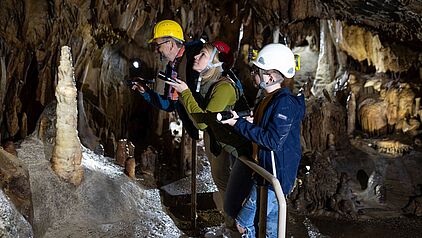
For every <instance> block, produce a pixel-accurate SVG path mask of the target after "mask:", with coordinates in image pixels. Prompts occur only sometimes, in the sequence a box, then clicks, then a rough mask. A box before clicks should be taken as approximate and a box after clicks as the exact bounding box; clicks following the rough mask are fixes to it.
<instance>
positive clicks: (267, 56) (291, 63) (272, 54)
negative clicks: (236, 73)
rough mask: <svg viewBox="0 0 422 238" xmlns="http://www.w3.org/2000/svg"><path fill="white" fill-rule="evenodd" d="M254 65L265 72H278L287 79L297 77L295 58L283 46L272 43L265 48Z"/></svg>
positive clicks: (259, 53) (254, 61)
mask: <svg viewBox="0 0 422 238" xmlns="http://www.w3.org/2000/svg"><path fill="white" fill-rule="evenodd" d="M252 63H253V64H254V65H255V66H257V67H258V68H261V69H263V70H270V69H275V70H278V71H279V72H280V73H281V74H283V76H284V77H286V78H293V76H295V67H296V61H295V56H294V54H293V52H292V51H291V50H290V49H289V48H288V47H287V46H285V45H283V44H279V43H272V44H268V45H266V46H264V48H262V49H261V51H259V52H258V56H257V57H256V59H255V60H253V61H252Z"/></svg>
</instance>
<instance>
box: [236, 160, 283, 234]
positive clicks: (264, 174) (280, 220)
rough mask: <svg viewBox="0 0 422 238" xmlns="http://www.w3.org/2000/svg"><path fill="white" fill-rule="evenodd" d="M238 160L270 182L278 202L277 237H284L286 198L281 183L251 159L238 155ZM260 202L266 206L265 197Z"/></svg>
mask: <svg viewBox="0 0 422 238" xmlns="http://www.w3.org/2000/svg"><path fill="white" fill-rule="evenodd" d="M239 160H240V161H242V162H243V163H244V164H246V165H247V166H249V168H251V169H252V170H253V171H255V172H257V173H258V174H259V175H261V176H262V177H263V178H264V179H265V180H267V181H268V182H270V183H271V185H272V186H273V188H274V192H275V195H276V197H277V202H278V223H277V230H278V234H277V237H278V238H285V237H286V216H287V204H286V198H285V197H284V193H283V189H282V188H281V185H280V181H278V179H277V178H276V177H274V176H273V175H272V174H270V173H269V172H268V171H267V170H265V169H264V168H262V167H261V166H259V165H258V164H256V163H255V162H253V161H252V160H250V159H248V158H247V157H246V156H240V157H239ZM260 202H261V203H264V204H265V206H267V199H265V201H262V199H261V201H260ZM261 205H262V204H261ZM260 217H261V216H260ZM265 217H266V216H265ZM260 229H261V228H260Z"/></svg>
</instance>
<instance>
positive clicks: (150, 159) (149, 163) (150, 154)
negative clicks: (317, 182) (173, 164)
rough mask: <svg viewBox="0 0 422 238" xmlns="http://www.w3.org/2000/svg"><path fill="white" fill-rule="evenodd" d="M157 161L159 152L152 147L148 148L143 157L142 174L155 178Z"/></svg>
mask: <svg viewBox="0 0 422 238" xmlns="http://www.w3.org/2000/svg"><path fill="white" fill-rule="evenodd" d="M157 159H158V155H157V151H156V150H155V149H154V148H153V147H152V146H148V147H147V149H146V150H145V151H144V152H143V153H142V155H141V164H140V165H141V173H143V174H146V175H149V176H152V177H154V172H155V167H156V163H157Z"/></svg>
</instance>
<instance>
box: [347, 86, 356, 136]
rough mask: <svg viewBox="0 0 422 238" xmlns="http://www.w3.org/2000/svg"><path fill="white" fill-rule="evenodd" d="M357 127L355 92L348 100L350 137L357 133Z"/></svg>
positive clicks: (348, 129) (348, 131)
mask: <svg viewBox="0 0 422 238" xmlns="http://www.w3.org/2000/svg"><path fill="white" fill-rule="evenodd" d="M355 125H356V97H355V94H354V93H353V92H351V93H350V95H349V98H348V99H347V134H348V135H349V136H350V135H352V134H353V132H354V131H355Z"/></svg>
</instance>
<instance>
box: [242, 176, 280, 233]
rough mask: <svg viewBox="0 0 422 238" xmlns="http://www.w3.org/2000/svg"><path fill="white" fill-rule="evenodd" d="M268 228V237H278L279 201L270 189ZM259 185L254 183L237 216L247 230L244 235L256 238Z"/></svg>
mask: <svg viewBox="0 0 422 238" xmlns="http://www.w3.org/2000/svg"><path fill="white" fill-rule="evenodd" d="M267 201H268V202H267V230H266V237H269V238H273V237H274V238H275V237H277V222H278V203H277V197H276V196H275V193H274V191H272V190H270V189H268V200H267ZM257 206H258V204H257V185H256V184H254V185H253V186H252V189H251V191H250V194H249V198H248V199H247V200H246V202H245V204H244V205H243V207H242V209H241V210H240V212H239V215H238V216H237V218H236V223H237V224H238V225H239V226H241V227H243V228H244V229H245V230H246V231H245V234H244V236H243V237H248V238H254V237H256V235H255V234H256V231H255V226H256V224H255V222H254V221H255V216H256V208H257Z"/></svg>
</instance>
